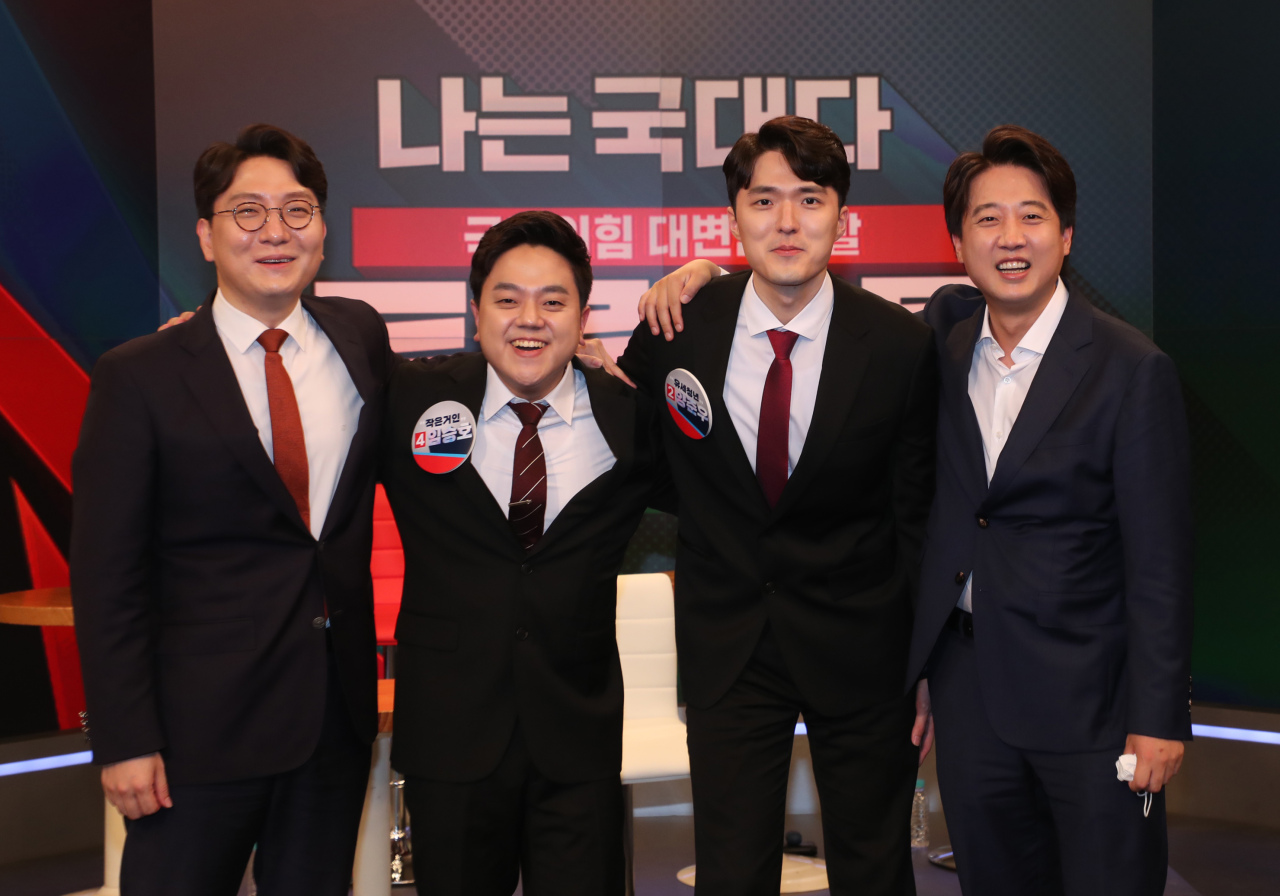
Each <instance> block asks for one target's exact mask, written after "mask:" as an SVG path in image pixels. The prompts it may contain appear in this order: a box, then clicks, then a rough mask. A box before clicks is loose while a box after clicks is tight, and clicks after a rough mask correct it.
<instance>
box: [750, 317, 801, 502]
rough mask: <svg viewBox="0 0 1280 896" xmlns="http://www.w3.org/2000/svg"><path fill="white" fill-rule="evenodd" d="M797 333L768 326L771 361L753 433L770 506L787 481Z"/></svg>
mask: <svg viewBox="0 0 1280 896" xmlns="http://www.w3.org/2000/svg"><path fill="white" fill-rule="evenodd" d="M799 335H800V334H798V333H792V332H790V331H788V330H770V331H769V344H770V345H772V346H773V363H772V364H770V365H769V373H768V374H766V375H765V378H764V393H763V394H762V395H761V396H760V429H759V431H758V432H757V433H756V478H757V479H759V480H760V487H761V488H763V489H764V496H765V500H767V501H768V502H769V506H770V507H773V506H775V505H776V504H777V503H778V499H779V498H780V497H782V488H783V486H785V485H786V484H787V431H788V430H789V429H790V428H791V349H792V347H793V346H794V345H795V344H796V338H797V337H798V336H799Z"/></svg>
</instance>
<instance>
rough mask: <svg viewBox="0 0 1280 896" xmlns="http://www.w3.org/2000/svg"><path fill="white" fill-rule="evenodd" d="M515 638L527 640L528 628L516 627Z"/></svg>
mask: <svg viewBox="0 0 1280 896" xmlns="http://www.w3.org/2000/svg"><path fill="white" fill-rule="evenodd" d="M516 640H517V641H528V640H529V630H528V629H527V628H518V629H516Z"/></svg>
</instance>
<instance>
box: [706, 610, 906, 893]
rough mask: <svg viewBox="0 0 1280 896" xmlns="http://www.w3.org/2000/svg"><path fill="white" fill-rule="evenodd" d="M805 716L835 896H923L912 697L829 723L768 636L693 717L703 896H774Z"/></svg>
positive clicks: (852, 684) (767, 634) (854, 684)
mask: <svg viewBox="0 0 1280 896" xmlns="http://www.w3.org/2000/svg"><path fill="white" fill-rule="evenodd" d="M849 686H850V687H852V688H856V687H857V682H850V683H849ZM800 713H803V714H804V720H805V725H806V727H807V728H808V732H809V749H810V752H811V754H812V756H813V771H814V778H815V780H816V783H817V785H818V796H819V799H820V800H821V803H822V836H823V841H824V846H825V850H824V855H825V858H826V862H827V876H828V879H829V880H830V884H831V894H832V896H855V894H856V896H901V894H908V896H910V894H914V893H915V878H914V876H913V874H912V870H911V837H910V817H911V800H912V797H913V795H914V793H915V778H916V767H917V762H918V758H919V750H918V748H916V747H914V746H912V744H911V725H912V722H913V720H914V718H915V701H914V696H907V697H903V698H894V699H893V700H890V701H888V702H886V703H883V704H879V705H874V706H871V707H868V708H864V709H859V710H857V711H855V712H851V713H848V714H845V715H840V716H834V717H833V716H826V715H822V714H821V713H818V712H816V711H814V710H813V709H812V707H810V706H808V705H806V702H805V701H804V699H803V698H802V697H801V696H800V694H799V692H798V691H797V689H796V687H795V684H794V683H793V682H792V680H791V675H790V673H789V672H788V671H787V668H786V663H785V662H784V661H783V658H782V654H781V651H780V650H779V648H778V645H777V642H776V640H775V638H774V636H773V633H772V631H771V630H770V629H769V628H768V627H766V629H765V632H764V634H763V635H762V636H761V639H760V643H759V644H758V645H757V647H756V650H755V652H754V654H753V655H752V657H751V660H750V661H749V662H748V663H747V666H746V668H745V669H744V670H743V672H742V675H741V676H740V677H739V678H738V680H737V682H735V683H734V685H733V687H731V688H730V689H729V692H728V693H726V694H725V695H724V697H722V698H721V699H720V700H719V702H717V703H716V704H715V705H713V706H711V707H709V708H705V709H699V708H696V707H693V706H690V707H689V708H688V723H689V762H690V765H691V769H692V779H693V782H692V783H693V823H694V841H695V847H696V850H697V863H698V873H697V881H696V883H697V886H696V893H697V896H766V894H767V896H776V894H777V892H778V885H779V880H780V878H781V874H782V836H783V827H784V824H785V819H786V797H787V777H788V773H789V770H790V766H791V748H792V745H793V743H794V739H795V726H796V719H797V717H798V715H799V714H800Z"/></svg>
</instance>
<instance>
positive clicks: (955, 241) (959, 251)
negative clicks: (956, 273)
mask: <svg viewBox="0 0 1280 896" xmlns="http://www.w3.org/2000/svg"><path fill="white" fill-rule="evenodd" d="M963 246H964V240H963V239H962V238H961V237H958V236H956V235H955V234H954V233H953V234H951V248H952V249H954V250H955V253H956V261H958V262H960V263H961V264H964V251H963Z"/></svg>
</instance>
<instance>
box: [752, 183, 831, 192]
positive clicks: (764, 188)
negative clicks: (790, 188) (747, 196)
mask: <svg viewBox="0 0 1280 896" xmlns="http://www.w3.org/2000/svg"><path fill="white" fill-rule="evenodd" d="M795 189H796V192H797V193H825V192H826V190H827V188H826V187H824V186H822V185H821V184H802V185H801V186H799V187H796V188H795ZM781 192H782V187H776V186H773V185H771V184H761V185H760V186H758V187H747V193H781Z"/></svg>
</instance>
